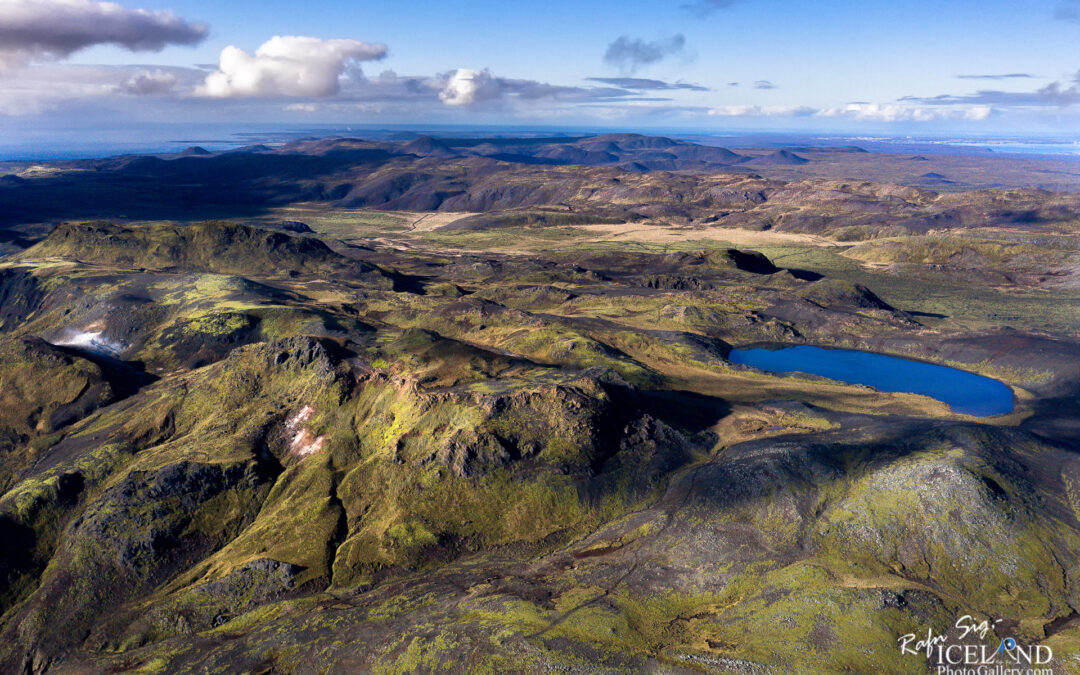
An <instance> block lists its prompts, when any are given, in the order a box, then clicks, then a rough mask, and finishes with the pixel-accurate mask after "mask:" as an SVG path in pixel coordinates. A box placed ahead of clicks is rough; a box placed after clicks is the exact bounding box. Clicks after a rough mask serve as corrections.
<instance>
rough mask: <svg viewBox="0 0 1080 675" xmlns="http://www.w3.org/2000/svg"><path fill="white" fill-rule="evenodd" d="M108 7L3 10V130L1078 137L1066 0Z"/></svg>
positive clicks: (140, 3) (22, 5) (24, 5)
mask: <svg viewBox="0 0 1080 675" xmlns="http://www.w3.org/2000/svg"><path fill="white" fill-rule="evenodd" d="M120 4H121V5H122V7H120V8H105V9H103V7H104V6H103V5H102V4H101V3H98V2H96V1H95V0H0V124H4V126H6V127H7V128H8V129H9V130H12V129H19V128H25V127H28V126H33V125H44V126H48V125H64V124H82V125H93V124H106V123H111V124H117V123H139V122H150V121H154V122H223V123H240V122H273V123H283V124H288V123H296V124H322V123H326V124H342V123H356V124H365V123H372V124H389V123H395V122H396V123H406V124H425V123H430V124H537V125H540V124H543V125H560V124H563V125H590V126H613V127H623V128H626V127H638V128H643V129H646V128H650V127H667V128H671V127H685V128H703V129H725V128H731V129H803V130H843V131H847V132H858V131H859V130H865V131H867V132H868V133H870V132H872V133H879V132H883V131H888V132H895V133H916V132H923V133H935V132H938V131H968V132H971V133H993V132H1013V133H1021V132H1031V133H1060V134H1076V133H1077V132H1080V85H1078V78H1080V0H1034V1H1029V2H1024V3H1017V2H1005V1H1000V0H995V1H993V2H987V1H983V2H974V1H970V0H959V1H951V2H924V1H913V2H907V3H899V2H891V3H878V2H865V1H864V2H853V1H848V0H835V1H830V0H820V1H818V2H785V1H783V0H637V2H633V3H630V2H617V1H613V0H599V1H594V2H581V1H580V0H578V1H576V2H573V1H569V0H547V1H546V2H543V3H530V2H494V1H489V0H473V1H471V2H463V1H458V0H445V1H442V2H434V1H430V2H422V1H418V0H404V1H400V0H399V1H398V2H392V3H388V2H355V1H351V2H346V1H341V0H308V1H307V2H295V1H285V0H262V1H259V2H255V1H252V0H232V1H223V0H216V1H213V2H211V1H208V0H122V2H121V3H120ZM143 10H145V11H143ZM154 12H166V13H168V14H164V13H162V14H155V13H154ZM69 24H70V25H69ZM275 36H281V37H280V38H279V39H277V40H272V38H274V37H275ZM12 45H14V46H12ZM260 48H262V49H261V51H260V52H257V50H260ZM223 50H225V51H226V52H227V53H228V54H230V56H227V57H223ZM961 76H964V77H961ZM1006 76H1007V77H1006ZM691 85H692V86H691ZM0 133H3V132H0Z"/></svg>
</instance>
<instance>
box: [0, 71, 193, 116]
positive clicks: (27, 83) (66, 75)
mask: <svg viewBox="0 0 1080 675" xmlns="http://www.w3.org/2000/svg"><path fill="white" fill-rule="evenodd" d="M201 79H202V73H201V72H200V71H198V70H195V69H193V68H168V67H159V68H147V67H146V66H87V65H74V64H56V63H50V64H40V65H34V66H29V67H27V68H21V69H18V70H15V71H13V72H11V73H9V74H8V76H6V77H3V78H0V115H36V114H40V113H43V112H47V111H49V110H55V109H58V108H65V107H71V106H77V105H80V104H86V103H92V102H94V101H99V102H103V103H116V102H117V94H126V95H131V96H142V97H147V98H153V97H155V96H163V95H174V96H175V95H179V94H181V93H182V92H184V91H191V89H192V88H193V87H194V85H195V84H196V83H197V82H199V81H201ZM121 105H123V106H130V102H129V101H126V102H124V103H123V104H121Z"/></svg>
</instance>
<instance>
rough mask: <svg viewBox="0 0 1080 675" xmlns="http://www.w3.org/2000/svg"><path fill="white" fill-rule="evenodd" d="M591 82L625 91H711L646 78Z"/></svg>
mask: <svg viewBox="0 0 1080 675" xmlns="http://www.w3.org/2000/svg"><path fill="white" fill-rule="evenodd" d="M585 79H586V80H588V81H589V82H600V83H602V84H610V85H611V86H613V87H621V88H623V89H637V90H640V91H669V90H677V89H683V90H687V91H710V90H709V88H708V87H703V86H701V85H700V84H690V83H688V82H664V81H663V80H650V79H648V78H644V77H588V78H585Z"/></svg>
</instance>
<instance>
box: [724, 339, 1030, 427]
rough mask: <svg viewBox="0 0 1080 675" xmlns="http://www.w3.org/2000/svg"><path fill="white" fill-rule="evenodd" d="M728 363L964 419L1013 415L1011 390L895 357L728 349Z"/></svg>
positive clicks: (818, 349)
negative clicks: (917, 400) (832, 383)
mask: <svg viewBox="0 0 1080 675" xmlns="http://www.w3.org/2000/svg"><path fill="white" fill-rule="evenodd" d="M728 359H729V360H730V361H731V362H732V363H741V364H745V365H748V366H754V367H755V368H760V369H761V370H768V371H770V372H774V373H796V372H798V373H810V374H813V375H820V376H822V377H827V378H829V379H830V380H839V381H841V382H847V383H849V384H865V385H868V386H871V387H873V388H875V389H879V390H881V391H893V392H906V393H911V394H923V395H925V396H929V397H931V398H935V399H937V400H939V401H942V402H944V403H947V404H948V405H949V407H950V408H951V409H952V410H953V411H954V412H958V413H963V414H965V415H975V416H978V417H989V416H991V415H1003V414H1005V413H1009V412H1012V409H1013V393H1012V390H1011V389H1009V388H1008V387H1007V386H1005V385H1004V384H1002V383H1001V382H998V381H997V380H994V379H991V378H989V377H983V376H982V375H976V374H974V373H969V372H967V371H964V370H957V369H956V368H949V367H947V366H938V365H934V364H932V363H923V362H922V361H912V360H909V359H903V358H900V357H897V356H886V355H884V354H874V353H872V352H859V351H853V350H850V349H823V348H821V347H810V346H807V345H798V346H794V347H785V346H775V347H753V348H747V349H733V350H732V351H731V355H730V356H729V357H728Z"/></svg>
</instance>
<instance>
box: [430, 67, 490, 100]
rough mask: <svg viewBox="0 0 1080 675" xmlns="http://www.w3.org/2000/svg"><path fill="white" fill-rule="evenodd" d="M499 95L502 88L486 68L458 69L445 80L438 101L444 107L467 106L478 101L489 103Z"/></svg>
mask: <svg viewBox="0 0 1080 675" xmlns="http://www.w3.org/2000/svg"><path fill="white" fill-rule="evenodd" d="M501 95H502V87H501V86H499V81H498V79H496V78H495V77H493V76H492V74H491V72H490V71H489V70H488V69H487V68H485V69H483V70H473V69H472V68H458V69H457V70H455V71H454V72H453V73H451V74H450V77H449V78H447V80H446V84H445V85H444V86H443V89H442V91H440V92H439V100H440V101H442V102H443V103H445V104H446V105H459V106H467V105H473V104H474V103H478V102H480V101H490V100H492V99H496V98H499V96H501Z"/></svg>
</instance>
